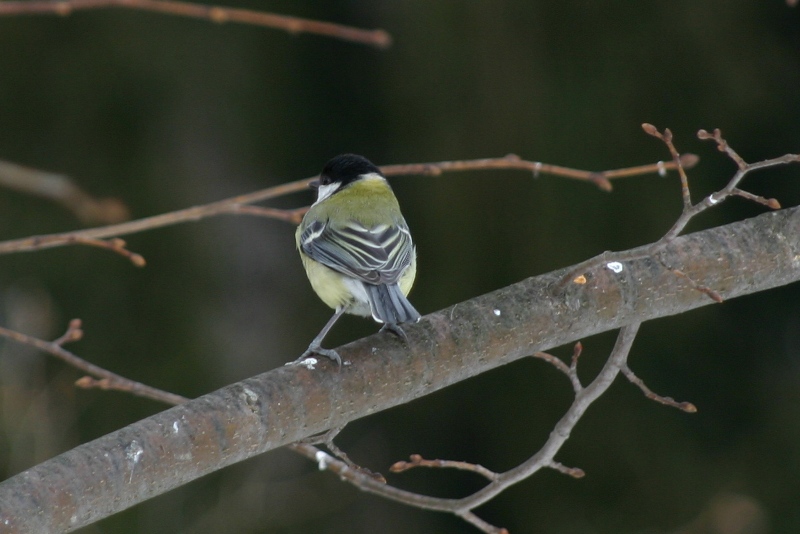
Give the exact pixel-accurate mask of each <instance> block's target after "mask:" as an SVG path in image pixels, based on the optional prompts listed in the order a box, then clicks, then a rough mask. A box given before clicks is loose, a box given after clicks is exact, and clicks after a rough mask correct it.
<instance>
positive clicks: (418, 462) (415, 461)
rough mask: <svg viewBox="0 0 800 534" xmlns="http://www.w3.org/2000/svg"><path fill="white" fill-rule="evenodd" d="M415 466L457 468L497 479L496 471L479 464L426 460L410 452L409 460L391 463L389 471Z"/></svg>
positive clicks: (406, 469)
mask: <svg viewBox="0 0 800 534" xmlns="http://www.w3.org/2000/svg"><path fill="white" fill-rule="evenodd" d="M415 467H431V468H438V469H458V470H460V471H470V472H472V473H477V474H478V475H480V476H482V477H483V478H485V479H486V480H490V481H491V480H495V479H497V473H495V472H494V471H492V470H491V469H487V468H485V467H483V466H482V465H480V464H471V463H469V462H459V461H456V460H426V459H425V458H423V457H422V456H420V455H419V454H412V455H411V456H410V458H409V461H407V462H405V461H399V462H395V463H393V464H392V466H391V467H390V468H389V471H391V472H392V473H402V472H403V471H408V470H409V469H414V468H415Z"/></svg>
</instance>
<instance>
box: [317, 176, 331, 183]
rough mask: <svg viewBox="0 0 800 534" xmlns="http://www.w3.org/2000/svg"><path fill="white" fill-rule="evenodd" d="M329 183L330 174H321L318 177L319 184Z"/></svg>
mask: <svg viewBox="0 0 800 534" xmlns="http://www.w3.org/2000/svg"><path fill="white" fill-rule="evenodd" d="M330 183H331V178H330V176H328V175H326V174H323V175H321V176H320V177H319V185H329V184H330Z"/></svg>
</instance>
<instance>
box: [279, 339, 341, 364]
mask: <svg viewBox="0 0 800 534" xmlns="http://www.w3.org/2000/svg"><path fill="white" fill-rule="evenodd" d="M315 354H316V355H318V356H325V357H326V358H328V359H329V360H333V361H334V362H336V365H338V366H339V369H341V368H342V357H341V356H339V353H338V352H336V351H335V350H333V349H323V348H322V347H320V346H319V345H310V346H309V347H308V349H306V351H305V352H304V353H303V354H302V355H300V357H299V358H297V359H296V360H294V361H293V362H289V363H287V364H286V365H306V366H308V367H309V368H312V367H311V366H313V365H314V363H316V362H312V361H311V360H312V359H313V356H314V355H315Z"/></svg>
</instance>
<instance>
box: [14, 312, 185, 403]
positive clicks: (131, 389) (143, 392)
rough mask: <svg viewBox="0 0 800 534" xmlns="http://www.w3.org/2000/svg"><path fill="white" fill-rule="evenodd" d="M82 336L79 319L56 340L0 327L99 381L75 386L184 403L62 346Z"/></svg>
mask: <svg viewBox="0 0 800 534" xmlns="http://www.w3.org/2000/svg"><path fill="white" fill-rule="evenodd" d="M82 335H83V331H82V330H81V321H80V319H73V320H72V321H70V324H69V328H68V329H67V331H66V333H65V334H64V335H62V336H61V337H59V338H58V339H56V340H55V341H44V340H41V339H37V338H35V337H31V336H29V335H26V334H23V333H21V332H16V331H14V330H9V329H8V328H4V327H2V326H0V336H2V337H5V338H7V339H11V340H13V341H16V342H17V343H23V344H25V345H29V346H31V347H36V348H37V349H39V350H41V351H44V352H46V353H48V354H51V355H52V356H55V357H56V358H58V359H59V360H62V361H63V362H65V363H67V364H68V365H71V366H72V367H75V368H76V369H80V370H81V371H83V372H85V373H89V374H90V375H92V376H94V377H96V378H99V379H100V380H94V379H92V378H90V377H84V378H82V379H79V380H78V381H77V382H76V385H77V386H78V387H83V388H88V387H97V388H101V389H113V390H118V391H124V392H127V393H132V394H133V395H137V396H139V397H144V398H148V399H153V400H157V401H161V402H165V403H167V404H180V403H182V402H185V401H186V400H187V399H186V398H185V397H181V396H179V395H175V394H173V393H167V392H165V391H161V390H158V389H155V388H152V387H150V386H146V385H144V384H142V383H139V382H135V381H133V380H130V379H128V378H125V377H124V376H120V375H118V374H116V373H112V372H111V371H108V370H106V369H103V368H102V367H100V366H97V365H94V364H93V363H89V362H87V361H86V360H84V359H83V358H80V357H78V356H76V355H75V354H73V353H71V352H70V351H68V350H66V349H64V347H63V346H62V345H64V344H65V343H68V342H72V341H77V340H79V339H80V338H81V337H82Z"/></svg>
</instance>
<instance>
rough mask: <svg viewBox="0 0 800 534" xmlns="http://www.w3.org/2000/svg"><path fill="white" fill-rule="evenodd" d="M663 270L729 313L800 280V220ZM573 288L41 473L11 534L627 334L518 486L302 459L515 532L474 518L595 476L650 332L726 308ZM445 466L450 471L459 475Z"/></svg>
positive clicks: (507, 306) (634, 275)
mask: <svg viewBox="0 0 800 534" xmlns="http://www.w3.org/2000/svg"><path fill="white" fill-rule="evenodd" d="M644 250H646V247H642V248H640V249H638V250H637V251H630V252H631V253H633V252H638V253H641V252H642V251H644ZM663 255H664V256H665V257H666V258H668V259H669V262H670V263H674V264H680V265H681V268H682V271H683V272H685V273H686V275H687V276H688V277H690V278H691V279H692V280H695V281H697V282H698V283H702V284H703V285H704V286H706V287H712V288H714V290H715V291H716V292H717V293H718V294H719V295H720V296H721V297H722V298H724V299H730V298H733V297H737V296H741V295H745V294H751V293H755V292H758V291H764V290H767V289H770V288H774V287H778V286H782V285H786V284H788V283H791V282H794V281H797V280H800V208H792V209H786V210H781V211H776V212H769V213H765V214H762V215H760V216H758V217H754V218H752V219H748V220H745V221H741V222H737V223H733V224H729V225H726V226H721V227H718V228H712V229H710V230H705V231H702V232H697V233H694V234H689V235H685V236H679V237H677V238H675V239H674V240H672V241H671V242H670V243H669V244H668V245H667V246H666V247H665V249H664V251H663ZM654 265H655V267H654ZM566 272H567V269H562V270H560V271H556V272H552V273H548V274H545V275H541V276H537V277H534V278H529V279H527V280H524V281H522V282H519V283H517V284H513V285H511V286H508V287H505V288H502V289H499V290H497V291H494V292H492V293H489V294H486V295H483V296H480V297H477V298H474V299H471V300H468V301H465V302H461V303H459V304H457V305H456V306H453V307H451V308H448V309H445V310H442V311H439V312H436V313H433V314H430V315H428V316H426V317H424V318H423V319H422V320H421V321H420V322H419V323H416V324H413V325H408V327H407V328H406V329H405V330H406V334H407V335H408V343H407V344H403V343H400V342H398V341H397V340H396V339H395V338H394V337H393V336H391V335H388V334H380V333H379V334H375V335H372V336H369V337H367V338H364V339H361V340H358V341H355V342H353V343H350V344H348V345H346V346H344V347H339V348H337V351H338V352H339V353H340V354H341V355H342V357H343V358H345V359H346V360H349V361H351V362H352V365H349V366H344V367H342V368H341V370H340V371H337V370H336V368H335V367H334V364H332V363H330V362H327V360H325V361H323V362H321V363H320V365H319V366H318V367H317V368H316V369H315V370H310V369H307V368H306V367H303V366H281V367H279V368H278V369H275V370H273V371H269V372H267V373H264V374H261V375H259V376H256V377H253V378H250V379H247V380H244V381H242V382H238V383H236V384H232V385H230V386H227V387H224V388H222V389H220V390H218V391H216V392H213V393H210V394H208V395H205V396H203V397H200V398H198V399H194V400H191V401H188V402H185V403H183V404H181V405H180V406H176V407H174V408H171V409H169V410H167V411H165V412H162V413H159V414H156V415H153V416H151V417H148V418H147V419H144V420H142V421H139V422H137V423H134V424H132V425H130V426H128V427H125V428H123V429H120V430H118V431H116V432H113V433H111V434H109V435H107V436H104V437H102V438H99V439H97V440H94V441H92V442H89V443H86V444H83V445H80V446H78V447H76V448H75V449H73V450H71V451H68V452H65V453H63V454H61V455H60V456H58V457H56V458H53V459H51V460H48V461H46V462H43V463H42V464H39V465H37V466H34V467H32V468H30V469H28V470H27V471H26V472H24V473H21V474H19V475H16V476H14V477H12V478H10V479H8V480H6V481H4V482H2V483H0V524H2V525H4V529H5V530H4V534H5V533H6V532H7V533H8V534H16V533H22V532H37V533H49V532H53V533H55V532H68V531H71V530H75V529H77V528H80V527H82V526H85V525H87V524H90V523H92V522H94V521H97V520H99V519H101V518H103V517H107V516H108V515H111V514H113V513H115V512H118V511H121V510H123V509H126V508H128V507H130V506H133V505H134V504H136V503H139V502H142V501H144V500H146V499H149V498H152V497H154V496H156V495H159V494H161V493H163V492H166V491H168V490H169V489H172V488H175V487H177V486H180V485H182V484H185V483H187V482H189V481H191V480H195V479H197V478H199V477H201V476H203V475H205V474H207V473H210V472H213V471H216V470H219V469H221V468H223V467H225V466H227V465H231V464H233V463H236V462H239V461H241V460H244V459H246V458H250V457H253V456H255V455H257V454H261V453H263V452H266V451H269V450H273V449H275V448H277V447H281V446H284V445H289V444H292V443H297V442H299V441H301V440H304V439H306V438H309V437H310V436H314V435H317V434H321V433H324V432H326V431H327V430H329V429H338V428H341V427H343V426H345V425H346V424H347V423H348V422H350V421H353V420H356V419H359V418H361V417H364V416H366V415H370V414H373V413H375V412H377V411H381V410H385V409H388V408H391V407H393V406H397V405H399V404H403V403H406V402H409V401H411V400H413V399H416V398H419V397H421V396H423V395H427V394H429V393H432V392H434V391H437V390H439V389H441V388H444V387H446V386H448V385H451V384H453V383H456V382H459V381H461V380H465V379H467V378H469V377H471V376H476V375H478V374H480V373H483V372H486V371H488V370H489V369H492V368H495V367H498V366H501V365H505V364H507V363H510V362H512V361H514V360H517V359H520V358H524V357H527V356H529V355H533V354H537V353H540V354H537V356H538V357H540V358H542V359H544V360H546V361H550V362H551V363H553V364H554V365H555V366H556V367H557V368H558V369H560V370H562V372H565V374H567V376H568V377H570V374H571V373H573V372H574V371H573V369H574V368H575V367H576V366H577V360H578V357H577V356H578V354H579V351H577V350H576V352H575V353H574V354H573V360H572V362H571V363H570V364H569V365H568V364H566V363H564V364H563V365H561V366H559V365H557V364H555V363H554V362H553V358H552V357H550V359H548V358H546V357H542V355H541V351H545V350H549V349H550V348H552V347H556V346H560V345H563V344H565V343H571V342H574V341H576V340H578V339H583V338H586V337H588V336H591V335H594V334H597V333H600V332H605V331H609V330H612V329H617V328H622V329H623V330H622V331H621V334H620V338H619V340H618V345H617V349H615V351H614V353H613V354H612V356H611V358H610V359H609V361H608V362H607V363H606V366H605V367H604V369H603V371H601V373H600V374H599V375H598V377H597V378H596V379H595V380H594V381H593V382H592V383H591V384H589V385H588V386H586V387H584V386H583V385H582V384H581V383H580V381H579V380H577V375H576V376H575V377H574V380H573V377H570V381H571V382H573V388H574V389H575V390H576V395H575V402H574V403H573V405H572V407H571V408H570V409H569V410H568V412H567V413H566V414H565V416H564V418H562V420H561V421H560V422H559V423H558V425H557V427H556V429H555V430H554V432H553V433H552V434H551V436H550V438H549V439H548V440H547V442H546V443H545V444H544V446H543V448H541V449H540V451H539V452H538V453H537V454H536V455H534V456H532V457H531V458H530V459H528V460H527V461H525V462H523V463H522V464H520V465H519V466H517V467H515V468H513V469H512V470H510V471H508V472H506V473H498V474H495V473H493V472H492V471H491V470H488V469H487V470H485V471H483V470H481V469H479V468H478V467H475V468H472V470H474V471H475V472H476V473H479V474H481V475H482V476H484V477H486V478H487V480H489V483H488V484H487V486H485V487H484V488H483V489H482V490H479V491H478V492H477V493H475V494H473V495H471V496H468V497H465V498H464V499H444V500H440V499H437V498H432V497H428V496H424V495H417V494H413V493H410V492H405V491H404V490H401V489H398V488H393V487H391V486H388V485H385V484H382V483H381V482H379V481H378V480H376V479H375V478H374V477H372V476H370V475H369V474H368V473H364V472H362V471H361V470H357V469H353V468H352V467H350V466H349V465H347V464H346V463H345V462H340V461H338V460H336V459H335V458H333V457H332V456H330V455H329V454H327V453H325V452H323V451H321V450H319V449H317V448H316V447H311V446H310V445H307V444H296V445H293V449H294V450H296V451H298V452H301V453H303V454H306V455H307V456H309V457H312V458H313V459H314V461H315V462H317V463H318V465H319V466H320V467H321V468H326V469H330V470H334V471H335V472H336V473H337V474H339V475H340V476H341V477H343V478H344V479H346V480H349V481H351V482H353V483H354V484H356V485H357V486H358V487H359V488H361V489H364V490H365V491H370V492H375V493H380V494H381V495H385V496H387V497H390V498H398V499H400V500H402V501H403V502H407V503H409V504H414V505H416V506H422V507H428V508H433V509H444V507H445V506H447V507H449V508H447V509H449V510H450V511H452V512H454V513H456V514H457V515H459V516H460V517H463V518H464V519H465V520H467V521H469V522H470V523H471V524H473V525H475V526H476V527H478V528H481V529H483V530H484V532H502V531H501V530H500V529H497V528H496V527H493V526H492V525H489V524H488V523H485V522H484V521H483V520H481V519H480V518H478V517H477V516H475V515H474V514H472V512H471V509H472V508H474V507H476V506H478V505H479V504H480V503H483V502H486V501H487V500H488V499H490V498H492V496H493V495H496V494H497V492H499V491H502V488H503V487H507V485H508V484H512V483H514V482H516V481H518V480H521V479H522V478H523V477H524V476H526V475H529V474H532V473H533V472H535V471H536V470H538V469H541V468H542V467H550V468H553V469H556V470H558V471H560V472H563V473H566V474H568V475H571V476H576V477H577V476H580V475H581V473H582V472H581V471H580V470H579V469H576V468H568V467H564V466H563V465H561V464H560V463H558V462H557V461H556V460H555V455H556V453H557V452H558V448H559V447H560V446H561V444H563V442H564V441H565V440H566V439H568V437H569V432H570V431H571V429H572V428H573V427H574V425H575V423H576V422H577V420H578V419H580V417H581V416H582V415H583V413H584V412H585V410H586V408H587V407H588V405H589V404H590V402H591V401H593V400H594V399H595V398H596V396H597V395H600V394H601V393H602V391H604V390H605V388H607V387H608V384H609V383H610V382H611V380H612V379H613V378H614V376H616V375H617V373H618V372H619V371H623V372H625V370H626V369H627V364H626V357H627V350H628V346H629V344H630V342H631V341H632V338H633V334H634V333H635V330H636V328H637V325H638V324H639V323H641V322H644V321H648V320H652V319H656V318H659V317H665V316H669V315H674V314H678V313H683V312H685V311H688V310H691V309H694V308H697V307H701V306H706V305H709V304H711V303H713V302H714V301H712V300H711V299H709V298H708V297H707V295H706V294H704V293H702V292H700V291H698V290H697V289H696V287H695V286H694V285H692V284H688V283H687V282H686V279H684V278H682V277H679V276H675V274H674V273H673V272H671V271H670V270H668V269H664V268H660V265H659V264H658V262H655V263H654V261H653V260H652V259H650V258H642V259H638V260H632V261H629V262H626V263H625V265H624V269H621V270H613V269H609V268H606V267H605V266H603V267H599V268H595V269H592V270H587V271H585V273H584V278H585V281H584V283H573V284H569V285H567V286H566V287H564V288H563V289H562V290H561V291H560V292H559V293H557V294H554V288H555V287H557V286H558V284H559V281H560V280H562V279H563V277H564V275H565V273H566ZM743 273H746V276H743ZM73 336H74V334H68V335H66V336H65V338H60V339H59V340H56V341H55V342H52V343H48V342H44V343H45V345H47V347H43V348H45V349H46V350H50V349H52V348H53V347H51V346H50V345H53V344H54V345H56V346H60V345H61V344H62V343H63V342H64V341H62V340H63V339H72V337H73ZM285 359H286V360H291V359H293V357H291V356H288V357H286V358H285ZM387 376H391V377H393V379H392V380H386V377H387ZM109 384H111V382H109ZM87 385H92V384H87ZM663 398H666V397H663ZM182 400H183V399H182V398H181V397H178V398H176V399H174V401H175V402H180V401H182ZM656 400H657V399H656ZM678 404H680V403H678ZM413 461H414V460H412V462H413ZM426 462H430V461H426ZM443 462H444V463H443V464H442V466H443V467H455V464H452V463H450V462H449V461H447V460H444V461H443ZM417 463H419V464H420V465H424V463H423V462H417ZM466 465H467V464H464V465H462V466H461V467H462V468H465V467H466ZM495 479H498V480H503V481H504V482H503V484H505V486H504V485H503V484H500V483H497V482H495ZM442 503H447V504H446V505H445V504H442ZM440 505H441V507H440ZM42 511H45V513H42Z"/></svg>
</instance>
